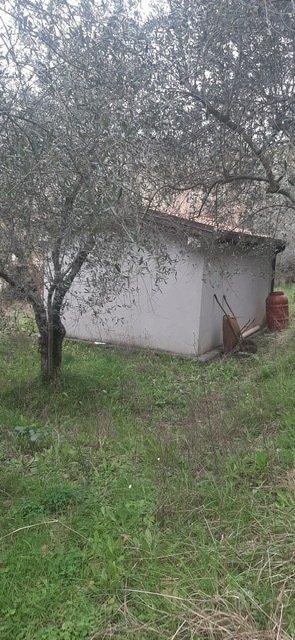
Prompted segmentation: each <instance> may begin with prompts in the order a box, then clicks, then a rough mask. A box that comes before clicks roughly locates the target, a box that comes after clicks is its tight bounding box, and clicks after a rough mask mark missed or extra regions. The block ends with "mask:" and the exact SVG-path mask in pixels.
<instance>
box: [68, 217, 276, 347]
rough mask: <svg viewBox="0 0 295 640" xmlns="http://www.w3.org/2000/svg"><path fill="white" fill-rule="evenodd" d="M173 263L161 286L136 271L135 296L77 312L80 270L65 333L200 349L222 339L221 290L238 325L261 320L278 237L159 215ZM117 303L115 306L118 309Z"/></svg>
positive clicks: (81, 287)
mask: <svg viewBox="0 0 295 640" xmlns="http://www.w3.org/2000/svg"><path fill="white" fill-rule="evenodd" d="M157 224H158V225H159V228H161V233H162V234H163V233H164V235H165V237H166V242H167V249H168V252H169V255H170V257H171V258H172V259H173V260H175V269H174V270H172V272H171V273H170V274H169V275H168V277H167V279H166V280H165V282H164V283H163V282H162V284H161V287H160V288H158V289H157V288H155V286H154V274H153V273H152V272H149V273H145V274H144V275H143V274H142V275H138V276H137V280H136V283H133V285H131V289H132V295H130V296H129V295H128V292H126V291H124V292H123V293H122V292H121V293H120V294H119V295H117V297H116V299H115V301H114V302H113V303H112V305H111V312H110V308H107V306H106V308H105V309H103V310H102V311H101V312H100V313H99V314H98V315H97V317H95V316H94V314H93V309H92V308H89V309H87V305H86V306H85V309H86V311H84V312H83V313H82V314H81V313H80V304H79V297H82V296H83V298H84V299H85V297H86V298H87V294H86V293H85V281H84V278H83V272H82V273H81V275H80V279H79V280H78V283H77V284H76V286H75V295H73V294H69V296H68V301H67V302H68V304H67V306H66V309H65V312H64V324H65V328H66V331H67V335H68V337H72V338H78V339H84V340H90V341H96V342H109V343H119V344H124V345H129V346H140V347H146V348H151V349H159V350H163V351H168V352H172V353H176V354H181V355H188V356H197V355H201V354H203V353H206V352H207V351H209V350H210V349H213V348H215V347H217V346H219V345H220V344H222V318H223V313H222V311H221V309H220V307H219V306H218V304H217V302H216V299H215V298H214V294H216V295H217V297H218V299H219V300H222V297H223V296H224V295H225V296H226V298H227V300H228V302H229V304H230V306H231V308H232V309H233V311H234V313H235V315H236V316H237V318H238V320H239V324H240V326H243V325H245V323H247V322H248V321H249V320H251V321H253V324H255V325H262V324H263V323H264V321H265V300H266V297H267V295H268V294H269V292H270V290H271V286H272V280H273V276H274V264H275V255H276V253H278V252H279V251H282V250H283V248H284V246H283V245H282V243H281V242H280V241H274V240H271V239H268V238H264V237H260V236H253V235H250V234H244V233H237V232H228V231H220V230H219V231H216V229H214V228H213V227H210V226H209V225H204V224H201V223H199V222H192V221H188V220H184V219H182V218H178V217H177V216H164V215H163V216H162V215H161V216H158V218H157ZM116 309H118V312H117V311H116Z"/></svg>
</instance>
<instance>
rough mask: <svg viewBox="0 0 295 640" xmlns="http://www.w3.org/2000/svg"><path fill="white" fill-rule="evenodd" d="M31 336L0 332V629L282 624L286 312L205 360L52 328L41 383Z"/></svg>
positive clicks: (268, 633)
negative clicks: (60, 341)
mask: <svg viewBox="0 0 295 640" xmlns="http://www.w3.org/2000/svg"><path fill="white" fill-rule="evenodd" d="M290 296H291V297H293V302H295V297H294V293H292V292H290ZM34 341H35V338H34V336H28V335H26V334H25V333H22V334H21V333H15V334H14V335H11V334H10V335H9V334H8V333H3V334H2V337H1V345H0V367H1V390H0V406H1V409H0V425H1V443H0V447H1V448H0V451H1V466H0V478H1V483H0V493H1V536H0V539H1V540H0V544H1V564H0V576H1V577H0V579H1V598H0V600H1V614H0V637H1V639H2V640H11V638H14V639H15V640H82V639H83V638H84V639H87V640H90V638H91V639H92V640H95V639H99V638H116V640H117V639H118V640H119V639H120V640H123V639H124V640H125V639H128V640H131V639H132V640H135V639H136V640H137V639H139V638H140V639H141V640H145V639H147V640H152V639H154V638H161V639H162V638H165V639H166V638H167V640H168V639H170V640H172V638H175V639H177V640H188V639H189V638H194V639H196V640H207V639H209V638H210V639H214V640H215V639H222V640H223V639H228V638H231V639H234V638H235V639H237V638H239V639H249V640H250V639H252V640H253V639H254V638H255V639H256V638H257V639H260V640H261V639H263V640H266V639H268V640H269V639H273V640H279V639H280V640H282V639H290V638H292V637H293V636H294V634H295V615H294V611H295V594H294V537H293V536H294V526H295V496H294V490H295V475H294V451H295V432H294V397H295V353H294V348H293V345H294V326H293V327H292V328H291V329H290V331H289V332H288V333H287V334H280V335H278V336H274V335H268V336H267V337H263V338H260V342H259V349H258V356H257V357H256V356H255V357H253V356H251V357H250V358H248V359H245V360H238V359H225V360H222V361H218V362H214V363H211V364H209V365H207V366H201V365H199V364H198V363H197V362H195V361H193V360H185V359H183V360H182V359H180V358H174V357H172V356H168V355H158V354H154V353H151V352H144V351H140V350H136V351H133V352H132V351H124V350H119V349H114V348H110V347H99V346H94V345H86V344H76V343H67V344H66V347H65V368H64V376H63V378H62V380H61V381H60V383H59V385H58V386H44V385H42V383H41V381H40V379H38V360H37V356H36V347H35V343H34Z"/></svg>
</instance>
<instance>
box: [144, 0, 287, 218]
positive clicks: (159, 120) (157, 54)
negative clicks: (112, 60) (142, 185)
mask: <svg viewBox="0 0 295 640" xmlns="http://www.w3.org/2000/svg"><path fill="white" fill-rule="evenodd" d="M145 30H146V32H147V33H148V34H149V43H150V44H149V47H148V54H147V61H146V74H147V82H148V83H149V86H150V85H153V87H154V91H153V92H150V94H149V96H148V103H149V105H150V106H149V108H148V109H147V120H146V126H147V128H148V129H150V130H152V131H153V138H152V139H153V146H152V148H151V159H150V164H151V166H154V168H155V173H157V176H158V180H159V181H161V186H162V193H163V194H166V196H167V198H168V201H169V198H170V201H171V199H172V198H173V196H174V197H175V198H176V199H177V201H178V202H179V194H184V197H185V198H186V201H187V202H188V200H189V199H191V204H190V210H191V211H194V212H195V214H196V215H200V214H204V215H210V217H211V218H212V213H213V212H216V215H217V216H218V215H219V216H221V218H222V216H223V218H225V221H230V216H231V215H232V218H233V220H232V222H237V220H238V219H241V218H242V219H243V220H244V222H245V224H246V225H247V226H249V225H251V223H252V217H253V216H252V214H254V213H256V214H257V215H256V222H255V224H256V225H257V224H258V225H260V227H261V228H263V229H265V224H266V220H268V221H270V222H271V223H274V224H273V226H276V220H277V216H278V215H279V214H280V215H284V213H285V212H286V211H289V212H290V213H292V212H293V214H294V211H295V160H294V158H295V138H294V136H295V97H294V84H295V64H294V63H295V59H294V56H295V53H294V52H295V5H294V2H293V0H264V2H260V1H258V0H247V2H246V1H245V0H206V1H204V0H167V2H166V10H164V11H162V12H161V13H158V14H157V13H156V12H155V13H154V15H153V16H152V17H151V18H150V19H149V21H148V23H147V24H146V25H145ZM158 186H159V185H158ZM250 211H251V212H252V214H251V216H250V219H249V212H250ZM266 213H267V218H266V217H265V214H266ZM246 218H247V219H246ZM257 220H258V223H257Z"/></svg>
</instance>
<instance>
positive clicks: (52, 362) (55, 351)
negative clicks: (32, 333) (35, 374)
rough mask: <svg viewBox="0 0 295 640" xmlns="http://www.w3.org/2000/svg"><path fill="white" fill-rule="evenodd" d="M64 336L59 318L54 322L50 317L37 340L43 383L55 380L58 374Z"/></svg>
mask: <svg viewBox="0 0 295 640" xmlns="http://www.w3.org/2000/svg"><path fill="white" fill-rule="evenodd" d="M65 335H66V331H65V328H64V326H63V324H62V322H61V320H60V318H55V322H54V321H53V316H51V317H50V318H49V320H48V323H47V325H46V327H44V328H43V330H42V332H41V334H40V338H39V351H40V356H41V375H42V378H43V380H44V381H47V382H50V381H53V380H56V379H57V378H58V376H59V374H60V370H61V363H62V348H63V341H64V337H65Z"/></svg>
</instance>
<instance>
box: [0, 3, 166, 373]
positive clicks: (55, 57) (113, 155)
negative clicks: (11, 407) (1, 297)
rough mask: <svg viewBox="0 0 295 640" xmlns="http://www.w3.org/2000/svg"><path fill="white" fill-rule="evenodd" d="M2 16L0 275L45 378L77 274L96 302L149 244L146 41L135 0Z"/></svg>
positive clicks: (44, 7) (55, 367)
mask: <svg viewBox="0 0 295 640" xmlns="http://www.w3.org/2000/svg"><path fill="white" fill-rule="evenodd" d="M0 19H1V34H2V36H1V58H0V62H1V70H0V73H1V75H0V147H1V187H0V211H1V220H0V279H2V281H3V282H5V283H7V284H8V285H9V286H10V287H11V288H12V289H13V290H14V291H16V292H17V294H18V295H21V296H22V297H23V298H24V299H25V300H26V301H27V302H28V303H29V304H30V305H31V306H32V308H33V310H34V314H35V319H36V323H37V326H38V331H39V334H40V338H39V348H40V353H41V368H42V373H43V376H44V377H45V378H52V377H54V376H55V375H56V373H57V372H58V371H59V369H60V366H61V359H62V346H63V340H64V336H65V329H64V326H63V322H62V311H63V307H64V304H65V300H66V295H67V293H68V291H69V289H70V288H71V287H72V284H73V282H74V280H75V279H76V278H77V277H78V276H79V273H80V270H81V269H82V268H83V269H86V271H87V273H88V277H89V281H90V280H91V278H93V277H94V275H95V279H96V284H97V287H98V291H97V299H96V301H95V302H96V305H99V304H100V303H101V302H102V300H103V299H105V298H110V297H111V296H112V292H113V291H114V290H115V289H116V287H122V286H123V285H122V283H123V282H126V281H128V280H126V277H125V279H124V276H126V270H127V272H128V271H132V270H136V269H137V268H139V265H141V267H142V263H143V254H142V252H140V247H142V248H143V249H144V250H145V251H146V250H148V251H149V252H151V253H152V252H153V251H155V245H154V241H155V237H154V238H152V239H151V234H150V232H148V231H146V224H145V220H146V215H145V212H146V211H147V209H148V206H149V202H150V200H151V196H152V192H151V189H152V185H151V183H150V181H149V179H147V178H146V176H145V163H144V145H143V144H142V139H141V135H142V134H141V128H140V107H139V95H140V86H141V82H142V80H141V78H142V73H141V67H142V65H143V62H144V59H145V55H146V44H145V40H144V34H143V32H142V30H141V29H140V25H139V20H138V14H137V13H136V7H135V3H132V2H129V3H128V2H126V3H124V2H123V1H116V0H114V1H113V2H109V3H105V2H103V1H102V0H101V1H98V2H95V3H93V2H91V0H79V1H78V2H73V3H72V2H71V1H70V0H64V1H63V2H60V0H48V2H45V3H42V4H41V3H39V2H37V1H36V2H34V1H31V0H22V1H21V2H19V1H18V0H5V2H4V3H3V5H2V7H1V9H0ZM160 261H161V260H160ZM158 262H159V261H158ZM40 270H41V271H42V273H43V276H44V283H45V289H43V287H42V286H40ZM124 270H125V272H124ZM123 272H124V273H123ZM97 274H99V275H97ZM127 275H128V273H127Z"/></svg>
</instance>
